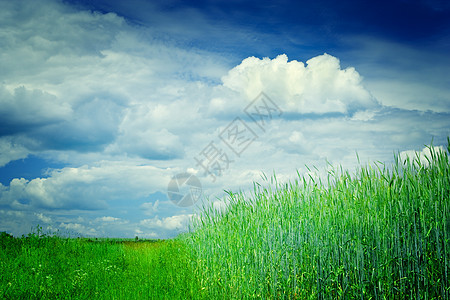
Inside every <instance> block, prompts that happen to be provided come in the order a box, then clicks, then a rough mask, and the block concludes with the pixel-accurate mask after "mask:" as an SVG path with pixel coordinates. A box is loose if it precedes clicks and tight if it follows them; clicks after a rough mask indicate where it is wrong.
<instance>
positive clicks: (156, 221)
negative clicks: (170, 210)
mask: <svg viewBox="0 0 450 300" xmlns="http://www.w3.org/2000/svg"><path fill="white" fill-rule="evenodd" d="M191 217H192V214H184V215H175V216H171V217H166V218H159V217H158V216H155V217H154V218H153V219H144V220H142V221H141V222H140V225H141V226H143V227H145V228H150V229H155V228H160V229H164V230H185V229H186V228H187V224H188V222H189V220H190V219H191Z"/></svg>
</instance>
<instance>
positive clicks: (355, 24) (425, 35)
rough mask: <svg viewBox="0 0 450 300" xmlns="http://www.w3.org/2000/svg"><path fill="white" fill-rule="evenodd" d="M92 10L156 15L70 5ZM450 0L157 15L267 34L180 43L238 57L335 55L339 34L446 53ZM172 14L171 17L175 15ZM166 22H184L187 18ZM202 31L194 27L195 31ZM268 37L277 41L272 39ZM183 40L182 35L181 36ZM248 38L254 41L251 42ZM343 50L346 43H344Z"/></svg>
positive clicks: (216, 7)
mask: <svg viewBox="0 0 450 300" xmlns="http://www.w3.org/2000/svg"><path fill="white" fill-rule="evenodd" d="M73 2H74V3H77V4H79V5H81V6H84V7H86V8H89V9H91V10H100V11H103V12H109V11H113V12H115V13H117V14H119V15H121V16H124V17H125V18H126V19H127V20H128V21H131V22H135V23H136V24H142V25H144V26H147V25H150V26H151V25H154V21H153V20H154V19H157V18H155V16H154V15H153V13H154V12H152V8H151V7H150V6H149V5H148V3H149V2H148V1H146V0H133V1H106V0H100V1H92V0H77V1H73ZM449 3H450V2H449V1H446V0H421V1H408V0H393V1H333V0H315V1H208V0H203V1H194V2H190V1H189V2H186V1H166V2H163V1H161V3H160V4H158V6H159V7H160V8H161V11H160V12H159V13H163V14H167V15H169V16H170V15H171V14H173V13H175V12H179V11H183V10H187V11H188V10H189V9H195V10H196V11H197V12H200V13H201V14H202V15H203V16H205V18H206V19H208V20H210V21H211V22H212V24H214V23H216V24H220V26H221V27H222V28H226V27H227V26H230V27H233V28H236V27H239V28H240V29H241V30H249V31H253V32H256V33H265V34H268V35H266V36H264V35H259V36H254V37H252V36H245V37H244V38H243V37H242V36H239V35H236V39H233V40H228V41H226V40H224V39H223V37H222V36H220V33H218V35H217V36H215V37H214V36H212V37H211V36H210V35H209V36H207V38H205V39H203V38H202V35H201V34H200V36H196V37H195V38H194V39H192V37H191V36H187V37H186V40H185V41H184V42H185V43H189V44H192V45H193V46H197V47H200V48H213V49H214V50H218V49H221V50H223V51H224V52H236V50H239V51H240V52H241V53H242V55H243V56H249V55H255V56H270V57H272V56H274V55H277V54H280V53H286V52H289V51H292V52H293V51H296V50H298V49H302V50H303V52H308V51H310V52H311V54H315V52H317V51H319V52H320V51H322V52H323V51H324V50H326V51H329V52H332V51H334V50H336V51H338V50H339V48H340V47H342V46H344V45H342V44H341V43H340V40H341V38H342V37H343V36H348V35H354V36H358V35H364V36H371V37H374V38H382V39H384V40H391V41H396V42H399V43H405V44H410V45H420V46H421V47H440V48H443V49H440V50H441V51H446V50H450V44H449V43H441V42H440V41H441V40H442V39H444V38H446V37H448V36H449V34H450V4H449ZM174 15H176V14H174ZM165 21H166V22H168V23H170V22H175V23H185V25H186V27H187V28H188V27H189V26H190V24H189V23H190V20H189V19H188V16H187V19H185V20H178V19H173V20H171V19H170V17H169V18H167V19H165ZM205 30H206V29H205V28H198V31H199V32H202V31H205ZM273 35H275V36H277V37H278V39H277V40H273ZM180 36H182V32H180ZM252 38H254V39H255V40H254V41H252ZM345 47H348V45H345Z"/></svg>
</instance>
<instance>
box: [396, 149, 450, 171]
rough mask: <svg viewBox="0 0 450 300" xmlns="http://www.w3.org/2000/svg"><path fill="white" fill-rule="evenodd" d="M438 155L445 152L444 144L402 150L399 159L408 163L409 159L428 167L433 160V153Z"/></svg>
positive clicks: (411, 161)
mask: <svg viewBox="0 0 450 300" xmlns="http://www.w3.org/2000/svg"><path fill="white" fill-rule="evenodd" d="M432 152H433V153H434V155H437V154H438V153H441V152H445V150H444V147H443V146H433V147H431V146H428V147H425V148H423V149H422V151H414V150H406V151H402V152H400V155H399V159H400V161H401V162H402V163H404V164H406V163H407V161H408V160H409V162H410V163H414V164H415V165H418V163H420V165H421V166H424V167H428V166H429V165H430V162H432V161H433V155H432Z"/></svg>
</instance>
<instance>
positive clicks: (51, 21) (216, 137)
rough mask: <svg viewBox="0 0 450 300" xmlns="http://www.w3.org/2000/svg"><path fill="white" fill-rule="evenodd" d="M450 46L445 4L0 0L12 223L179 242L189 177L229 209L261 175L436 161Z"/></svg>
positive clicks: (5, 181)
mask: <svg viewBox="0 0 450 300" xmlns="http://www.w3.org/2000/svg"><path fill="white" fill-rule="evenodd" d="M448 53H450V5H449V2H448V1H444V0H442V1H440V0H421V1H420V0H417V1H407V0H402V1H400V0H395V1H377V2H374V1H370V2H369V1H340V2H336V1H308V2H306V1H305V2H303V1H297V2H291V1H278V2H276V3H274V2H269V1H254V2H253V1H220V0H205V1H196V2H181V1H144V0H133V1H106V0H105V1H102V0H100V1H82V0H80V1H57V0H44V1H39V3H38V2H37V1H20V0H19V1H4V0H0V231H7V232H10V233H12V234H15V235H21V234H26V233H28V232H29V231H30V230H31V229H32V228H33V227H35V226H37V225H38V224H39V225H40V226H42V227H43V228H44V230H46V231H50V232H55V231H59V232H60V233H62V234H69V235H72V236H78V235H81V236H97V237H102V236H108V237H134V236H136V235H137V236H139V237H145V238H167V237H173V236H175V235H177V234H178V233H180V232H184V231H186V230H187V224H188V221H189V219H190V218H191V217H192V215H193V214H195V207H192V206H188V207H180V206H177V205H175V204H174V203H172V202H171V201H170V200H169V199H168V196H167V187H168V184H169V182H170V180H171V178H172V177H173V176H174V175H176V174H180V173H188V174H193V175H195V176H196V177H197V178H198V179H199V180H200V182H201V185H202V191H203V195H204V196H205V199H206V198H207V199H208V200H205V201H210V202H212V203H213V205H214V206H215V207H218V208H219V207H223V206H224V200H223V199H222V198H221V197H222V196H223V190H224V189H226V190H233V191H239V190H243V191H246V190H247V191H248V190H250V189H251V188H252V182H253V181H259V182H261V181H262V179H261V176H262V173H265V174H272V173H273V172H275V173H276V174H277V178H278V180H279V181H281V182H284V181H288V180H293V179H295V178H296V176H297V171H298V172H299V173H300V174H307V175H311V176H322V175H324V174H326V172H327V162H328V163H330V164H331V165H332V166H339V165H342V166H343V167H344V168H349V169H353V168H355V166H356V165H357V158H356V153H358V156H359V158H360V161H361V162H362V163H364V164H365V163H370V162H374V161H381V162H386V163H390V162H392V159H393V154H394V153H399V152H400V153H402V155H403V156H404V155H410V154H411V153H412V152H411V151H419V152H420V153H422V155H426V150H425V151H424V150H423V149H424V145H426V144H429V143H430V142H431V141H432V140H433V143H434V145H435V146H444V147H445V146H446V138H447V136H449V135H450V76H448V73H449V71H450V56H449V55H448ZM261 93H263V94H261ZM264 105H265V106H264ZM255 112H260V113H261V112H264V114H265V117H261V116H262V115H261V114H260V115H259V117H261V118H260V119H258V118H254V120H252V118H251V117H252V116H253V117H255V116H257V115H255ZM258 122H259V123H258ZM261 122H262V123H261ZM233 130H237V131H233ZM239 130H240V131H239ZM244 131H245V134H244V135H243V136H239V138H237V135H233V132H234V133H237V132H244ZM236 141H237V142H236ZM233 147H235V148H233ZM211 151H213V152H211ZM214 151H215V152H214ZM212 153H214V154H217V155H216V156H215V157H216V158H218V159H219V160H218V161H216V165H215V166H220V168H221V169H217V168H216V169H215V170H216V171H215V172H216V173H214V172H212V173H207V172H205V170H204V168H203V167H204V166H205V160H202V159H204V158H206V157H211V155H212ZM205 154H209V155H210V156H205ZM201 162H203V163H201ZM305 165H308V166H316V167H317V169H318V170H317V171H315V169H311V170H312V171H309V170H308V169H307V168H306V167H305ZM208 170H209V169H208ZM312 173H314V174H312Z"/></svg>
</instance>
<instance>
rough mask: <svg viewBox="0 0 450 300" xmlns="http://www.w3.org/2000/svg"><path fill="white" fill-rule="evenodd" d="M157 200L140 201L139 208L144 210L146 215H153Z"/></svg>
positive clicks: (156, 209) (156, 207)
mask: <svg viewBox="0 0 450 300" xmlns="http://www.w3.org/2000/svg"><path fill="white" fill-rule="evenodd" d="M158 206H159V200H156V201H155V202H154V203H153V202H145V203H142V204H141V206H140V208H141V209H142V210H143V211H144V213H145V214H146V215H150V216H151V215H153V214H155V213H157V212H158Z"/></svg>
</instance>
